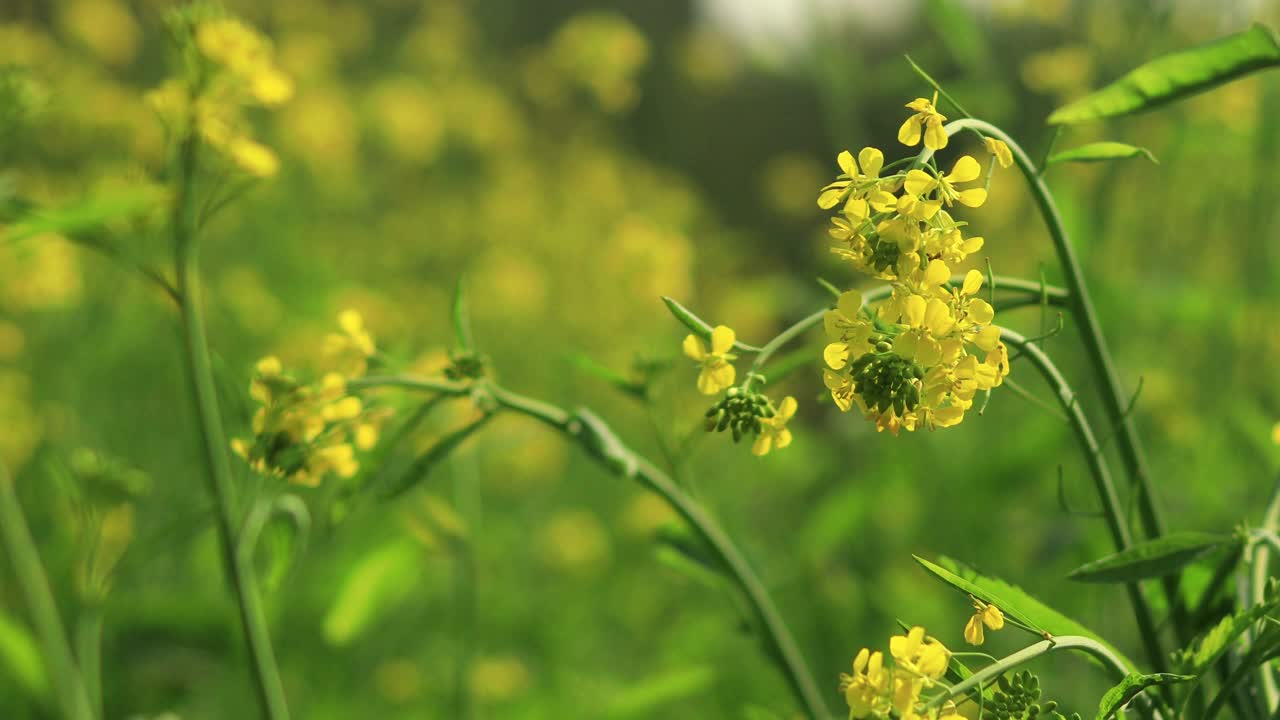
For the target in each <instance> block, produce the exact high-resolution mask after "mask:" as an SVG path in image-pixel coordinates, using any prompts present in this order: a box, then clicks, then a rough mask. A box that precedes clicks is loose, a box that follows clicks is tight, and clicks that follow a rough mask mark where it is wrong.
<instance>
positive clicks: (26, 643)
mask: <svg viewBox="0 0 1280 720" xmlns="http://www.w3.org/2000/svg"><path fill="white" fill-rule="evenodd" d="M0 673H4V674H7V675H9V676H10V677H12V678H13V679H14V680H15V681H17V684H18V685H19V686H20V687H21V688H22V689H23V690H24V691H25V692H26V693H27V694H29V695H31V696H32V697H45V696H46V695H48V692H49V678H48V676H46V675H45V670H44V662H43V661H42V660H41V659H40V649H39V647H37V645H36V640H35V638H34V637H32V636H31V632H30V631H28V630H27V628H26V627H24V626H22V625H19V624H18V623H16V622H14V621H13V620H11V619H10V618H9V617H8V616H7V615H5V614H4V613H0Z"/></svg>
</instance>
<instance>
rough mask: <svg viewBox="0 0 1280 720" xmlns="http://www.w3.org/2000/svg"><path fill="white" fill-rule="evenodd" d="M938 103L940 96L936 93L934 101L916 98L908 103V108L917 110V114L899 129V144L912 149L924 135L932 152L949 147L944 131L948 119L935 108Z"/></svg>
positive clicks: (925, 141)
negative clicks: (944, 124) (943, 125)
mask: <svg viewBox="0 0 1280 720" xmlns="http://www.w3.org/2000/svg"><path fill="white" fill-rule="evenodd" d="M937 102H938V94H937V93H934V94H933V100H926V99H924V98H916V99H915V100H912V101H911V102H909V103H907V108H909V109H911V110H915V114H914V115H912V116H911V117H909V118H907V119H906V121H905V122H903V123H902V126H901V127H899V128H898V142H900V143H902V144H903V145H906V146H907V147H912V146H914V145H916V144H918V143H919V142H920V136H921V133H923V135H924V146H925V147H927V148H929V149H930V150H941V149H943V148H945V147H946V146H947V132H946V130H943V129H942V123H944V122H946V120H947V117H946V116H945V115H943V114H942V113H940V112H938V110H937V108H936V107H934V105H935V103H937Z"/></svg>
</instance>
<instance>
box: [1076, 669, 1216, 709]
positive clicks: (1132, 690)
mask: <svg viewBox="0 0 1280 720" xmlns="http://www.w3.org/2000/svg"><path fill="white" fill-rule="evenodd" d="M1194 679H1195V675H1175V674H1173V673H1153V674H1151V675H1139V674H1137V673H1130V674H1128V675H1126V676H1125V678H1124V680H1121V681H1120V682H1119V683H1117V684H1116V685H1115V686H1114V687H1112V688H1111V689H1110V690H1108V691H1107V692H1106V693H1105V694H1104V695H1103V696H1102V700H1100V701H1099V702H1098V716H1097V718H1096V720H1111V718H1112V717H1113V716H1114V715H1115V714H1116V712H1118V711H1119V710H1120V709H1121V708H1123V707H1124V706H1125V705H1126V704H1128V703H1129V701H1130V700H1133V699H1134V698H1135V697H1137V696H1138V693H1141V692H1142V691H1143V690H1146V689H1147V688H1150V687H1156V686H1157V685H1169V684H1172V683H1181V682H1187V681H1188V680H1194Z"/></svg>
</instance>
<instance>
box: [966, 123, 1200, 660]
mask: <svg viewBox="0 0 1280 720" xmlns="http://www.w3.org/2000/svg"><path fill="white" fill-rule="evenodd" d="M946 127H947V133H948V134H949V135H950V134H954V133H956V132H960V131H961V130H965V129H968V130H976V131H977V132H979V133H981V134H982V135H987V136H991V137H994V138H997V139H999V140H1003V141H1004V142H1005V144H1006V145H1008V146H1009V149H1010V151H1012V153H1013V159H1014V162H1015V163H1017V165H1018V169H1020V170H1021V171H1022V174H1023V175H1024V176H1025V177H1026V179H1027V186H1028V188H1029V189H1030V190H1031V195H1032V196H1033V197H1034V198H1035V201H1036V205H1037V206H1038V207H1039V208H1040V214H1041V215H1042V216H1043V217H1044V221H1045V225H1046V226H1047V227H1048V230H1049V236H1050V238H1052V240H1053V246H1054V249H1055V251H1056V252H1057V254H1058V262H1059V264H1060V265H1061V266H1062V273H1063V276H1064V277H1065V279H1066V286H1067V292H1068V298H1067V304H1068V307H1070V308H1071V314H1072V317H1074V318H1075V321H1076V327H1077V328H1079V330H1080V338H1081V340H1082V341H1083V342H1084V346H1085V352H1086V354H1087V355H1088V357H1089V363H1090V364H1091V365H1092V366H1093V371H1094V374H1095V375H1096V376H1097V379H1098V381H1099V382H1100V383H1101V384H1102V393H1101V394H1102V400H1103V407H1104V408H1105V410H1106V414H1107V418H1108V420H1110V422H1111V423H1112V424H1114V425H1115V426H1116V427H1117V428H1118V432H1119V437H1120V440H1121V442H1120V455H1121V458H1122V459H1123V461H1124V467H1125V474H1126V475H1128V477H1129V480H1130V481H1131V482H1133V483H1134V484H1135V485H1137V486H1138V488H1139V493H1138V513H1139V517H1140V518H1141V520H1142V526H1143V530H1144V532H1145V534H1146V536H1147V537H1150V538H1156V537H1160V536H1161V535H1163V534H1164V533H1165V527H1164V521H1163V519H1162V518H1161V516H1160V510H1159V508H1158V507H1157V505H1156V500H1155V495H1154V492H1153V490H1152V487H1151V477H1150V471H1149V469H1148V466H1147V460H1146V455H1145V453H1144V452H1143V449H1142V443H1141V441H1140V440H1139V438H1138V433H1137V428H1136V427H1135V426H1134V423H1133V418H1132V417H1131V416H1130V415H1129V414H1127V413H1126V411H1125V409H1126V406H1127V405H1128V401H1129V395H1128V394H1126V393H1125V392H1124V389H1123V388H1122V387H1121V385H1120V378H1119V376H1118V375H1117V373H1116V369H1115V365H1114V364H1113V363H1112V361H1111V354H1110V352H1109V351H1108V350H1107V343H1106V339H1105V338H1104V337H1103V335H1102V327H1101V326H1100V325H1099V323H1098V314H1097V312H1096V311H1095V310H1094V308H1093V301H1092V299H1091V296H1090V295H1089V287H1088V283H1087V282H1086V281H1085V278H1084V271H1083V270H1082V269H1081V267H1080V261H1079V260H1078V259H1077V258H1076V253H1075V249H1074V247H1072V245H1071V240H1070V238H1069V237H1068V235H1067V230H1066V226H1065V225H1064V224H1063V222H1062V216H1061V215H1060V214H1059V213H1058V208H1057V205H1055V204H1054V202H1053V195H1052V194H1051V193H1050V192H1049V187H1048V186H1047V185H1045V183H1044V180H1043V179H1042V178H1041V177H1040V174H1039V172H1038V171H1037V169H1036V166H1035V163H1034V162H1032V160H1031V157H1030V156H1029V155H1027V153H1026V151H1025V150H1023V149H1022V146H1020V145H1019V144H1018V143H1017V142H1016V141H1015V140H1014V139H1013V138H1011V137H1009V135H1008V134H1007V133H1005V132H1004V131H1003V130H1001V129H1000V128H998V127H996V126H995V125H992V124H991V123H987V122H983V121H981V120H976V119H972V118H966V119H962V120H957V121H955V122H953V123H948V124H947V126H946ZM1178 577H1179V575H1177V574H1174V575H1171V576H1169V577H1167V578H1166V580H1165V582H1164V590H1165V594H1166V595H1167V596H1168V601H1169V605H1170V606H1171V607H1177V603H1176V599H1177V594H1178V593H1177V587H1178ZM1184 619H1185V618H1182V617H1175V623H1174V624H1175V626H1176V627H1178V630H1179V634H1180V636H1181V634H1182V633H1183V632H1185V629H1184V628H1183V627H1182V626H1183V625H1184V624H1185V623H1183V622H1182V621H1183V620H1184Z"/></svg>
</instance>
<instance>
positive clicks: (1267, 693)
mask: <svg viewBox="0 0 1280 720" xmlns="http://www.w3.org/2000/svg"><path fill="white" fill-rule="evenodd" d="M1278 528H1280V483H1277V484H1276V487H1275V489H1273V490H1272V492H1271V499H1270V500H1269V501H1268V502H1267V509H1266V511H1265V512H1264V513H1263V516H1262V526H1261V528H1260V529H1259V530H1258V531H1257V534H1258V535H1259V536H1261V537H1262V538H1263V539H1264V540H1265V541H1266V542H1260V543H1257V544H1256V545H1255V546H1254V548H1253V553H1252V558H1251V559H1250V563H1249V565H1250V567H1249V570H1250V573H1249V590H1250V601H1251V602H1252V603H1253V604H1254V605H1261V604H1262V603H1264V602H1266V599H1267V598H1266V591H1267V581H1268V575H1269V572H1268V569H1269V567H1270V565H1271V550H1272V543H1274V542H1275V541H1276V530H1277V529H1278ZM1277 551H1280V548H1277ZM1254 635H1255V639H1256V635H1257V633H1254ZM1258 683H1259V685H1261V686H1262V697H1263V699H1264V700H1265V702H1266V709H1267V712H1268V713H1275V712H1280V688H1277V683H1276V674H1275V670H1273V669H1272V667H1271V664H1270V663H1261V664H1259V665H1258Z"/></svg>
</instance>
